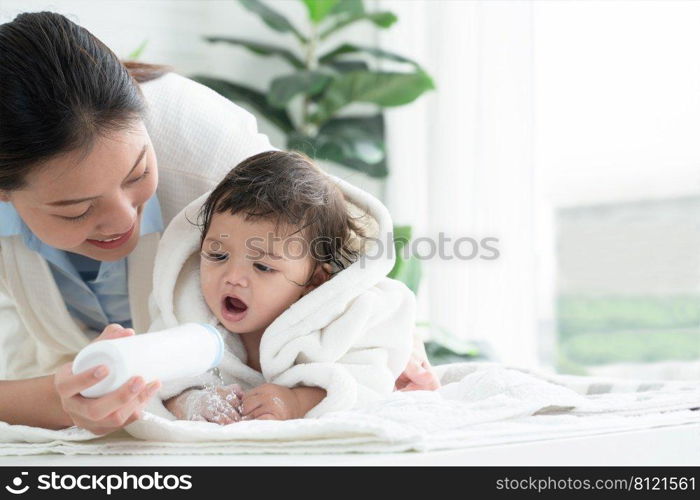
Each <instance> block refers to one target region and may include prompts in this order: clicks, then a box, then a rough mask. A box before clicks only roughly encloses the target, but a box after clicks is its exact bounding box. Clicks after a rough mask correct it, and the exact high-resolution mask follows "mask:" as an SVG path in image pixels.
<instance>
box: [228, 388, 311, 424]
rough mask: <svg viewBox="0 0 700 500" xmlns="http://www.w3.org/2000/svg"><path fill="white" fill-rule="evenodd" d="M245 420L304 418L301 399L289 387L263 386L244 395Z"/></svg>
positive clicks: (243, 413)
mask: <svg viewBox="0 0 700 500" xmlns="http://www.w3.org/2000/svg"><path fill="white" fill-rule="evenodd" d="M241 408H242V413H241V414H242V415H243V420H250V419H256V420H289V419H292V418H301V417H303V416H304V412H303V411H302V408H301V405H300V403H299V399H298V398H297V396H296V394H295V393H294V391H293V390H292V389H290V388H288V387H283V386H281V385H275V384H263V385H261V386H259V387H256V388H255V389H252V390H250V391H248V392H246V393H245V394H244V395H243V404H242V406H241Z"/></svg>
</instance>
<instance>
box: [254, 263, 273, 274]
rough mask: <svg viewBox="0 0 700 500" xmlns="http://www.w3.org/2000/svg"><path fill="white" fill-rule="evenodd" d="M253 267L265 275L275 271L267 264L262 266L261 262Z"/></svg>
mask: <svg viewBox="0 0 700 500" xmlns="http://www.w3.org/2000/svg"><path fill="white" fill-rule="evenodd" d="M253 266H254V267H255V269H257V270H258V271H262V272H263V273H270V272H272V271H274V269H272V268H271V267H268V266H266V265H265V264H261V263H260V262H256V263H255V264H253Z"/></svg>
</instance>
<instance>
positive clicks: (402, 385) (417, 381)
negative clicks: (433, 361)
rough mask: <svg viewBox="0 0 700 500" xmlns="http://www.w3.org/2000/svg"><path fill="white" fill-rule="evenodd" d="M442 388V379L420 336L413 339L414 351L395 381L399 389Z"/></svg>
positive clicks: (430, 389)
mask: <svg viewBox="0 0 700 500" xmlns="http://www.w3.org/2000/svg"><path fill="white" fill-rule="evenodd" d="M439 388H440V379H439V378H438V376H437V375H436V374H435V372H434V371H433V367H432V366H430V361H428V355H427V354H426V353H425V346H424V345H423V341H422V340H421V339H420V337H418V336H415V337H414V339H413V352H412V353H411V357H410V359H409V360H408V364H407V365H406V368H405V369H404V371H403V373H402V374H401V375H399V378H397V379H396V382H395V383H394V389H395V390H397V391H434V390H435V389H439Z"/></svg>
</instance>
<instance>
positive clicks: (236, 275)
mask: <svg viewBox="0 0 700 500" xmlns="http://www.w3.org/2000/svg"><path fill="white" fill-rule="evenodd" d="M226 283H229V284H231V285H234V286H243V287H246V286H248V284H249V279H248V274H247V272H246V271H245V270H244V269H241V267H240V266H230V267H229V269H228V270H227V272H226Z"/></svg>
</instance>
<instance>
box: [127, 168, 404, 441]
mask: <svg viewBox="0 0 700 500" xmlns="http://www.w3.org/2000/svg"><path fill="white" fill-rule="evenodd" d="M334 181H335V182H336V184H337V185H338V186H339V188H340V189H341V190H342V191H343V194H344V196H345V199H346V201H347V202H348V206H349V210H350V211H351V212H355V213H356V215H357V216H360V217H361V219H358V220H359V221H360V222H361V224H362V225H364V226H365V228H366V230H367V231H368V236H371V237H372V239H370V240H367V245H366V247H365V248H366V254H364V255H363V256H362V257H361V258H359V259H358V260H357V261H355V262H354V263H352V264H350V265H349V266H348V267H346V268H345V269H343V270H342V271H339V272H338V273H336V274H335V275H334V276H333V277H332V278H331V279H329V280H328V281H326V282H325V283H323V284H322V285H320V286H319V287H317V288H315V289H314V290H312V291H311V292H309V293H308V294H307V295H305V296H304V297H302V298H301V299H299V300H298V301H296V302H295V303H294V304H292V305H291V306H290V307H289V308H288V309H287V310H286V311H284V312H283V313H282V314H281V315H280V316H279V317H278V318H277V319H275V321H273V322H272V324H271V325H270V326H269V327H268V328H267V329H266V330H265V333H264V334H263V336H262V340H261V343H260V365H261V367H262V374H261V373H260V372H257V371H255V370H253V369H251V368H250V367H248V366H247V365H246V363H245V362H246V351H245V348H244V347H243V344H242V342H241V340H240V338H239V336H238V335H237V334H235V333H230V332H227V331H226V330H225V329H223V328H222V327H221V325H218V327H219V329H220V331H221V332H222V333H223V336H224V339H225V342H226V346H227V349H226V352H225V354H224V357H223V359H222V362H221V364H220V365H219V374H220V377H221V380H220V379H219V378H218V377H216V376H215V375H213V374H212V373H206V374H204V375H202V376H199V377H194V378H187V379H179V380H175V381H169V382H167V383H164V384H163V388H162V390H161V391H160V393H159V396H160V397H159V398H154V400H152V403H151V404H149V406H148V407H147V411H148V412H149V413H153V414H155V415H158V416H161V417H163V418H168V419H172V420H174V419H175V417H174V416H173V415H172V414H171V413H170V412H168V411H167V410H166V409H165V407H164V406H163V405H162V403H161V400H166V399H168V398H170V397H172V396H175V395H177V394H179V393H180V392H182V391H183V390H185V389H187V388H188V387H194V386H203V385H209V384H210V385H220V384H221V382H222V381H223V383H224V384H232V383H238V384H240V385H241V386H242V387H243V389H244V390H248V389H252V388H253V387H256V386H259V385H261V384H263V383H266V382H267V383H273V384H278V385H282V386H286V387H294V386H295V385H304V386H314V387H322V388H324V389H325V390H326V391H327V395H326V397H325V398H324V399H323V400H322V401H321V402H320V403H319V404H318V405H316V406H315V407H314V408H312V409H311V411H309V412H308V413H307V414H306V417H309V418H313V417H318V416H320V415H323V414H325V413H328V412H331V411H339V410H349V409H351V408H355V407H357V406H360V405H364V404H367V403H371V402H373V401H377V400H379V399H382V398H384V397H386V396H388V395H389V394H390V393H391V392H392V390H393V388H394V381H395V380H396V378H397V377H398V376H399V375H400V374H401V372H402V371H403V369H404V368H405V367H406V364H407V363H408V359H409V356H410V352H411V349H412V342H413V332H414V330H415V297H414V295H413V293H412V292H411V291H410V290H409V289H408V288H407V287H406V286H405V285H404V284H403V283H401V282H399V281H396V280H392V279H389V278H387V277H386V275H387V274H388V273H389V271H391V268H392V267H393V265H394V261H395V256H394V253H393V252H392V251H387V247H386V245H387V244H390V245H392V246H393V240H392V231H393V228H392V221H391V217H390V215H389V212H388V211H387V209H386V207H384V205H382V204H381V203H380V202H379V201H378V200H377V199H376V198H374V197H372V196H371V195H369V194H367V193H366V192H365V191H363V190H361V189H359V188H357V187H354V186H352V185H351V184H349V183H347V182H345V181H343V180H342V179H338V178H334ZM207 196H208V193H207V194H204V195H202V196H201V197H200V198H198V199H197V200H195V201H193V202H192V203H191V204H190V205H189V206H188V207H186V208H185V209H184V210H183V211H182V212H180V213H179V214H178V215H177V216H175V218H174V219H173V221H172V222H171V223H170V225H169V226H168V228H167V229H166V231H165V233H164V234H163V236H162V238H161V240H160V243H159V246H158V254H157V256H156V260H155V264H154V272H153V274H154V283H153V294H152V296H151V304H150V307H151V317H152V318H153V319H154V322H153V324H152V326H151V328H150V331H156V330H161V329H164V328H169V327H174V326H178V325H180V324H183V323H188V322H200V323H210V324H214V325H216V324H217V320H216V317H215V316H214V314H213V313H212V312H211V311H210V310H209V308H208V307H207V304H206V302H205V300H204V297H203V296H202V292H201V287H200V276H199V262H200V247H199V243H200V230H199V228H198V227H196V226H195V225H194V224H193V222H196V221H197V216H198V213H199V210H200V208H201V206H202V204H203V203H204V201H205V200H206V198H207ZM358 211H359V212H358ZM355 242H357V240H356V241H355ZM358 248H359V246H358ZM145 421H146V420H144V421H141V422H136V423H134V424H133V425H131V426H129V427H128V428H127V431H128V432H129V433H131V434H133V435H135V436H137V437H140V438H142V439H157V438H158V436H159V434H158V433H157V432H155V431H154V429H152V426H149V425H145V424H144V422H145ZM176 425H180V424H179V423H178V424H176ZM183 429H186V427H183ZM183 433H185V434H187V430H183Z"/></svg>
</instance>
